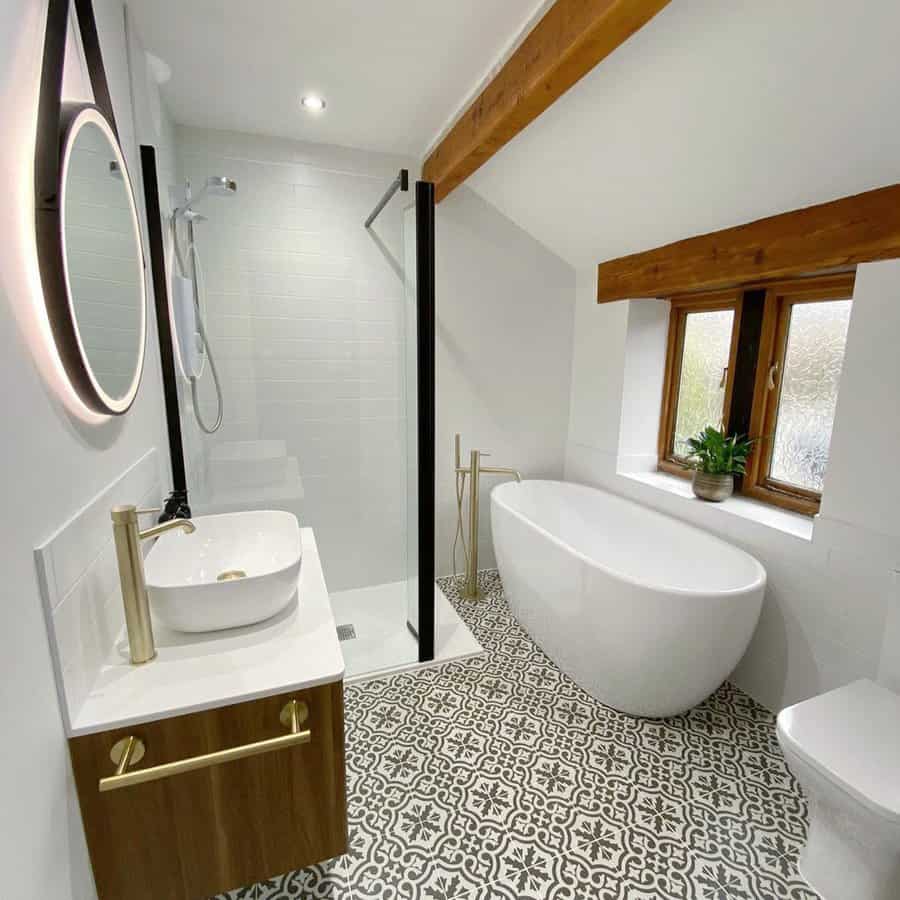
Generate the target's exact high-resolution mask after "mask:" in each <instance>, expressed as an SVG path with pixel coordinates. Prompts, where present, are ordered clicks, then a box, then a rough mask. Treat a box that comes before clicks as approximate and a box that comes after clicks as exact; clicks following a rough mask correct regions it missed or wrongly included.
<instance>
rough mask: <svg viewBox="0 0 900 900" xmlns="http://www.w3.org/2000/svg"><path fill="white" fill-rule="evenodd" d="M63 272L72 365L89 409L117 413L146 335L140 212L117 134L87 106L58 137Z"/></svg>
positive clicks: (132, 390)
mask: <svg viewBox="0 0 900 900" xmlns="http://www.w3.org/2000/svg"><path fill="white" fill-rule="evenodd" d="M59 204H60V205H59V212H60V231H61V243H62V262H63V274H64V277H65V288H66V294H67V296H68V305H69V315H70V317H71V324H72V331H73V332H74V334H73V338H74V343H75V346H74V347H70V348H69V352H68V354H67V355H68V356H69V358H70V360H72V359H73V358H74V359H75V361H78V362H80V364H81V366H83V371H82V372H81V373H80V374H81V376H82V377H81V378H79V379H78V381H79V382H80V384H81V386H82V387H83V390H82V391H81V393H82V394H84V393H87V394H88V396H87V397H85V398H84V399H86V400H87V402H88V403H89V405H90V406H92V407H93V408H94V409H96V410H97V411H99V412H106V413H111V414H114V415H119V414H121V413H123V412H125V411H126V410H127V409H128V408H129V407H130V406H131V404H132V402H133V400H134V397H135V394H136V393H137V389H138V384H139V383H140V380H141V372H142V369H143V364H144V342H145V336H146V330H147V297H146V288H145V284H144V255H143V249H142V243H141V230H140V226H139V224H138V217H137V208H136V206H135V201H134V193H133V191H132V187H131V181H130V179H129V177H128V169H127V167H126V165H125V159H124V157H123V156H122V151H121V149H120V148H119V143H118V141H117V140H116V136H115V133H114V132H113V130H112V129H111V128H110V126H109V124H108V123H107V121H106V119H105V118H104V117H103V115H102V114H101V113H100V111H99V110H97V109H95V108H93V107H85V108H82V109H81V110H79V111H78V112H77V113H76V115H75V116H74V117H73V118H72V119H71V121H70V123H69V127H68V129H67V130H66V133H65V137H64V139H63V147H62V159H61V176H60V192H59Z"/></svg>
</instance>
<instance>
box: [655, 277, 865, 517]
mask: <svg viewBox="0 0 900 900" xmlns="http://www.w3.org/2000/svg"><path fill="white" fill-rule="evenodd" d="M855 277H856V273H855V272H841V273H838V274H836V275H826V276H815V277H807V278H795V279H791V280H786V281H778V282H770V283H767V284H754V285H746V286H742V287H739V288H735V289H733V290H727V291H716V292H714V293H705V294H695V295H687V296H679V297H672V298H671V301H670V302H671V313H670V316H669V334H668V344H667V348H666V368H665V377H664V381H663V399H662V410H661V418H660V428H659V446H658V455H659V462H658V468H659V469H660V471H663V472H668V473H669V474H672V475H678V476H680V477H683V478H690V477H691V476H692V474H693V470H692V469H690V468H689V467H688V466H686V465H685V464H684V463H683V462H682V461H680V460H679V459H678V458H677V457H675V456H674V454H673V445H674V434H675V418H676V415H677V410H678V391H679V383H680V378H681V362H682V354H683V350H684V327H685V322H686V320H687V316H688V314H689V313H692V312H703V311H711V310H718V309H734V310H735V316H734V324H733V326H732V327H733V331H732V339H731V353H730V356H729V362H728V373H727V377H726V384H725V400H724V404H725V406H724V414H723V422H724V427H725V429H726V430H727V429H728V423H729V421H730V419H731V418H732V417H734V418H737V420H738V421H741V420H744V421H749V423H750V429H749V433H750V436H751V437H753V438H754V439H755V440H756V445H755V447H754V450H753V453H752V454H751V456H750V459H749V461H748V465H747V474H746V475H744V476H743V478H738V479H737V489H738V490H739V491H740V492H741V493H743V494H744V495H745V496H748V497H752V498H754V499H756V500H760V501H762V502H764V503H768V504H771V505H774V506H778V507H781V508H782V509H788V510H791V511H792V512H797V513H803V514H804V515H815V514H816V513H818V511H819V506H820V504H821V499H822V496H821V494H820V493H818V492H817V491H810V490H806V489H804V488H800V487H797V486H796V485H791V484H786V483H784V482H780V481H778V480H777V479H774V478H772V477H771V476H770V475H769V470H770V467H771V461H772V450H773V445H774V435H775V426H776V423H777V418H778V410H779V406H780V400H781V384H782V379H781V376H782V375H783V373H784V359H785V354H786V352H787V339H788V330H789V326H790V318H791V311H792V310H793V308H794V307H795V306H796V305H798V304H801V303H815V302H821V301H824V300H844V299H848V298H850V299H852V297H853V286H854V281H855ZM760 289H764V290H765V292H766V293H765V300H764V301H763V303H764V306H763V314H762V326H761V333H760V339H759V347H758V350H755V351H754V348H743V347H741V346H740V332H741V317H742V314H743V306H744V297H745V294H746V293H747V292H749V291H751V290H752V291H758V290H760ZM754 352H755V356H756V358H755V360H751V361H750V363H751V364H752V366H753V369H754V375H753V393H752V399H751V400H750V408H749V410H747V409H741V410H735V409H734V408H733V401H734V374H735V371H736V368H737V364H738V359H739V355H740V354H742V353H754ZM776 364H777V375H776V380H777V383H776V386H777V389H775V390H772V389H770V388H769V373H770V372H771V371H772V366H773V365H776ZM743 405H746V404H743ZM739 413H741V414H742V415H740V417H739V416H738V414H739Z"/></svg>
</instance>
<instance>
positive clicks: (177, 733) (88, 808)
mask: <svg viewBox="0 0 900 900" xmlns="http://www.w3.org/2000/svg"><path fill="white" fill-rule="evenodd" d="M295 699H296V700H298V701H302V702H303V703H305V704H306V706H307V708H308V711H309V712H308V717H307V718H306V720H305V721H304V722H303V724H302V727H303V728H304V729H307V728H308V729H309V730H310V733H311V735H310V741H309V743H305V744H302V745H299V746H293V747H287V748H280V749H275V750H270V751H267V752H264V753H261V754H259V755H255V756H249V757H246V758H243V759H238V760H234V761H229V762H225V763H219V764H216V765H212V766H210V767H207V768H200V769H196V770H194V771H190V772H183V773H180V774H175V775H169V776H167V777H163V778H160V779H159V780H153V781H147V782H145V783H142V784H133V785H128V786H124V787H119V788H117V789H115V790H111V791H107V792H101V791H100V790H99V780H100V779H101V778H104V777H108V776H111V775H113V774H114V773H115V771H116V766H115V764H114V763H113V762H112V761H111V759H110V751H111V748H112V747H113V745H114V744H115V743H116V742H117V741H119V740H120V739H121V738H124V737H127V736H129V735H134V736H135V737H137V738H139V739H140V740H141V741H143V743H144V745H145V747H146V752H145V755H144V757H143V759H141V760H140V761H138V762H136V763H134V764H133V765H132V766H131V767H129V768H128V769H127V771H128V772H136V771H139V770H143V769H147V768H149V767H152V766H158V765H161V764H165V763H170V762H174V761H178V760H182V759H185V758H188V757H196V756H199V755H202V754H207V753H214V752H216V751H220V750H225V749H228V748H234V747H239V746H243V745H246V744H251V743H254V742H257V741H262V740H267V739H269V738H274V737H278V736H279V735H283V734H285V726H284V725H283V724H282V722H281V721H280V718H279V717H280V714H281V711H282V710H283V709H284V708H285V705H286V704H288V703H289V701H291V700H295ZM69 751H70V754H71V757H72V766H73V769H74V773H75V783H76V785H77V789H78V798H79V802H80V804H81V815H82V818H83V820H84V828H85V833H86V835H87V844H88V850H89V852H90V857H91V864H92V866H93V870H94V879H95V881H96V885H97V893H98V895H99V898H100V900H163V898H165V900H203V898H207V897H210V896H212V895H213V894H217V893H222V892H224V891H228V890H233V889H234V888H238V887H243V886H245V885H250V884H253V883H254V882H257V881H262V880H264V879H266V878H270V877H272V876H275V875H280V874H282V873H284V872H289V871H292V870H294V869H300V868H303V867H304V866H308V865H311V864H312V863H316V862H319V861H320V860H323V859H328V858H330V857H333V856H337V855H340V854H341V853H343V852H344V851H345V850H346V846H347V807H346V790H345V773H344V714H343V684H342V682H340V681H337V682H333V683H331V684H326V685H322V686H319V687H314V688H309V689H305V690H299V691H291V692H290V693H287V694H281V695H279V696H273V697H265V698H262V699H259V700H251V701H249V702H245V703H238V704H235V705H233V706H224V707H220V708H218V709H210V710H205V711H202V712H197V713H191V714H189V715H182V716H177V717H175V718H170V719H161V720H158V721H155V722H149V723H146V724H142V725H134V726H130V727H126V728H117V729H115V730H112V731H105V732H101V733H98V734H90V735H85V736H82V737H75V738H71V739H70V740H69Z"/></svg>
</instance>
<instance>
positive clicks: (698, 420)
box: [674, 309, 734, 457]
mask: <svg viewBox="0 0 900 900" xmlns="http://www.w3.org/2000/svg"><path fill="white" fill-rule="evenodd" d="M733 325H734V310H730V309H721V310H716V311H714V312H699V313H689V314H688V316H687V320H686V322H685V326H684V352H683V354H682V358H681V379H680V381H679V387H678V409H677V411H676V415H675V444H674V449H675V455H676V456H681V457H686V456H687V455H688V447H687V440H688V438H692V437H696V436H697V434H698V433H699V432H701V431H702V430H703V429H704V428H706V426H707V425H714V426H716V427H717V428H718V427H719V426H721V424H722V414H723V412H724V408H725V385H724V380H725V379H724V378H723V375H724V374H725V368H726V366H727V365H728V356H729V353H730V351H731V330H732V327H733Z"/></svg>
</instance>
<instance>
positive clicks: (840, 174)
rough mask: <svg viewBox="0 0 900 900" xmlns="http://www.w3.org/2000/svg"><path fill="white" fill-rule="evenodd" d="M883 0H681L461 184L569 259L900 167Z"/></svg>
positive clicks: (817, 197) (646, 244) (836, 188)
mask: <svg viewBox="0 0 900 900" xmlns="http://www.w3.org/2000/svg"><path fill="white" fill-rule="evenodd" d="M898 30H900V5H898V4H897V3H896V2H895V0H859V2H857V3H846V2H844V0H790V2H784V0H753V2H747V3H743V2H739V0H731V2H723V0H677V2H675V3H670V4H669V5H668V6H666V8H665V9H663V10H662V11H661V12H660V13H659V14H658V15H656V16H654V18H653V19H652V20H651V21H650V22H649V23H647V25H645V26H644V27H643V28H641V29H640V31H638V32H637V33H636V34H634V35H633V36H632V37H631V38H629V39H628V41H626V42H625V43H624V44H623V45H622V46H621V47H620V48H618V49H617V50H616V51H615V52H614V53H612V54H610V56H608V57H607V58H606V59H604V60H603V61H602V62H601V63H600V64H599V65H598V66H596V67H595V68H594V69H593V70H592V71H591V72H589V73H588V74H587V75H586V76H585V77H584V78H583V79H582V80H581V81H579V82H578V84H576V85H575V86H574V87H572V88H571V90H569V91H568V92H567V93H566V94H565V95H564V96H563V97H561V98H560V99H559V100H557V101H556V103H554V104H553V105H552V106H551V107H550V108H549V109H548V110H546V112H544V113H543V114H542V115H541V116H540V117H539V118H538V119H537V120H536V121H534V122H532V123H531V124H530V125H529V126H528V128H526V129H525V130H524V131H522V132H521V133H520V134H519V135H517V136H516V137H515V138H514V139H513V140H512V141H510V142H509V143H508V144H507V145H506V146H505V147H504V148H503V149H502V150H501V151H500V152H499V153H498V154H497V155H496V156H494V157H493V158H492V159H490V160H489V161H488V162H487V163H486V164H485V165H484V166H483V167H482V168H481V169H479V170H478V171H477V172H476V173H475V174H474V175H473V176H472V177H471V178H470V179H469V185H470V187H472V188H474V189H475V190H476V191H478V192H479V193H480V194H481V195H482V196H484V197H485V198H486V199H487V200H489V201H490V202H491V203H493V204H494V205H495V206H496V207H497V208H498V209H499V210H500V211H501V212H503V213H504V214H505V215H507V216H509V217H510V218H511V219H513V221H515V222H517V223H518V224H519V225H521V226H522V227H523V228H525V229H526V230H527V231H528V232H529V233H530V234H533V235H534V236H535V237H536V238H537V239H538V240H540V241H542V242H543V243H544V244H546V245H547V246H548V247H549V248H550V249H551V250H553V251H554V252H555V253H558V254H559V255H560V256H561V257H562V258H563V259H566V260H568V261H569V262H571V263H572V264H573V265H574V266H576V267H577V268H579V269H580V268H582V267H587V266H590V265H595V264H596V263H598V262H600V261H601V260H604V259H610V258H613V257H616V256H621V255H623V254H626V253H633V252H636V251H639V250H645V249H649V248H650V247H658V246H660V245H661V244H665V243H668V242H669V241H677V240H681V239H682V238H686V237H689V236H690V235H692V234H702V233H704V232H707V231H715V230H717V229H719V228H725V227H728V226H731V225H738V224H740V223H742V222H749V221H752V220H754V219H758V218H761V217H762V216H767V215H772V214H774V213H778V212H783V211H784V210H786V209H797V208H799V207H801V206H809V205H810V204H813V203H821V202H823V201H825V200H832V199H834V198H836V197H845V196H848V195H849V194H854V193H858V192H860V191H865V190H868V189H870V188H874V187H880V186H882V185H886V184H894V183H895V182H896V181H897V178H898V175H897V173H898V166H897V160H898V159H900V117H898V116H897V115H896V114H895V113H896V106H897V84H898V83H900V54H898V53H897V50H896V40H897V33H898Z"/></svg>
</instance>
